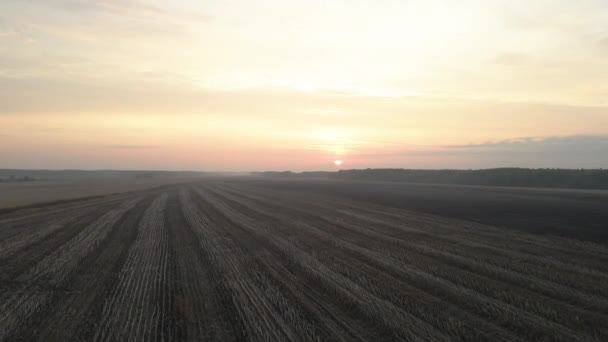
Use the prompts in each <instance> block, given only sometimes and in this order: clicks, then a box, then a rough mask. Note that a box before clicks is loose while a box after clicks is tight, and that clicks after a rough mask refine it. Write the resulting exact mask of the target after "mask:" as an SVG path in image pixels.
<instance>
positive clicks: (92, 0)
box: [28, 0, 164, 14]
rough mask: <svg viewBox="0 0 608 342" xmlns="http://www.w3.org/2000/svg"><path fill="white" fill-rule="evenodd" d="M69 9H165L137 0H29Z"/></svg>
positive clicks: (154, 10) (150, 11)
mask: <svg viewBox="0 0 608 342" xmlns="http://www.w3.org/2000/svg"><path fill="white" fill-rule="evenodd" d="M28 1H29V2H32V3H37V4H44V5H47V6H52V7H56V8H59V9H62V10H67V11H76V12H80V11H102V12H110V13H125V12H128V13H135V12H137V13H148V14H158V13H163V12H164V11H163V9H162V8H160V7H157V6H154V5H151V4H148V3H144V2H142V1H137V0H129V1H123V0H44V1H41V0H28Z"/></svg>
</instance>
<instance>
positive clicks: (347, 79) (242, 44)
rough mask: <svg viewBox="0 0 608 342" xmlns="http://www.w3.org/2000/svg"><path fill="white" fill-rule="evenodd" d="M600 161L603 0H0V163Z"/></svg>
mask: <svg viewBox="0 0 608 342" xmlns="http://www.w3.org/2000/svg"><path fill="white" fill-rule="evenodd" d="M337 159H339V160H342V161H343V164H342V165H341V166H340V168H367V167H372V168H373V167H404V168H485V167H500V166H523V167H568V168H592V167H604V168H606V167H608V1H606V0H597V1H593V0H581V1H572V0H568V1H566V0H563V1H562V0H534V1H513V0H509V1H506V0H505V1H481V0H480V1H472V0H469V1H467V0H461V1H433V0H424V1H414V0H394V1H393V0H376V1H371V0H370V1H362V0H361V1H360V0H332V1H318V0H307V1H295V0H282V1H281V0H256V1H253V0H251V1H245V0H232V1H230V0H227V1H195V0H182V1H156V0H150V1H147V0H137V1H127V0H2V1H1V2H0V168H50V169H61V168H83V169H98V168H104V169H109V168H112V169H169V170H183V169H187V170H226V171H247V170H286V169H291V170H331V169H336V168H337V166H335V165H334V161H335V160H337Z"/></svg>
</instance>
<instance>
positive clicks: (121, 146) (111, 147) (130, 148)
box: [102, 144, 160, 150]
mask: <svg viewBox="0 0 608 342" xmlns="http://www.w3.org/2000/svg"><path fill="white" fill-rule="evenodd" d="M102 147H103V148H109V149H124V150H134V149H155V148H160V146H159V145H122V144H112V145H103V146H102Z"/></svg>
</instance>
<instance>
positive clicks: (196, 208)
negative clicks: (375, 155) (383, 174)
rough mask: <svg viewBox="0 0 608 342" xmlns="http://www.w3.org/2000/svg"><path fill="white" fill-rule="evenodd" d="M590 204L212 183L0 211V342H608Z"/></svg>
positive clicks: (549, 197)
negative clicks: (5, 211)
mask: <svg viewBox="0 0 608 342" xmlns="http://www.w3.org/2000/svg"><path fill="white" fill-rule="evenodd" d="M606 199H607V195H606V193H603V192H584V191H579V192H577V191H567V190H555V191H546V190H533V189H526V190H522V189H512V188H502V189H499V188H483V187H458V186H431V185H415V186H414V185H398V184H384V183H349V182H338V181H334V182H332V181H313V180H298V181H275V180H263V179H255V178H224V179H222V178H214V179H207V180H205V181H200V182H198V183H192V184H176V185H170V186H164V187H162V188H155V189H147V190H140V191H136V192H129V193H122V194H116V195H111V196H106V197H98V198H90V199H83V200H81V201H72V202H66V203H56V204H53V205H48V206H41V207H38V208H26V209H23V210H18V211H14V212H7V213H4V214H1V215H0V341H20V340H23V341H32V340H39V341H68V340H82V341H126V340H129V341H180V340H189V341H242V340H252V341H287V340H293V341H298V340H301V341H318V340H323V341H396V340H403V341H569V342H570V341H607V340H608V245H607V244H606V241H607V239H606V238H605V237H606V236H607V233H606V231H607V230H608V224H607V222H608V201H606Z"/></svg>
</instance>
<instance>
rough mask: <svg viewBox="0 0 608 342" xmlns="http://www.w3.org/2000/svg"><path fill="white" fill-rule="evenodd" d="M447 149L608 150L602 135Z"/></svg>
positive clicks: (506, 141)
mask: <svg viewBox="0 0 608 342" xmlns="http://www.w3.org/2000/svg"><path fill="white" fill-rule="evenodd" d="M443 147H444V148H448V149H460V150H488V151H497V150H509V151H531V150H542V151H549V150H553V151H564V150H582V149H590V148H591V149H598V148H599V149H602V150H604V151H606V152H608V136H604V135H574V136H551V137H522V138H516V139H507V140H501V141H495V142H485V143H481V144H468V145H447V146H443Z"/></svg>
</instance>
